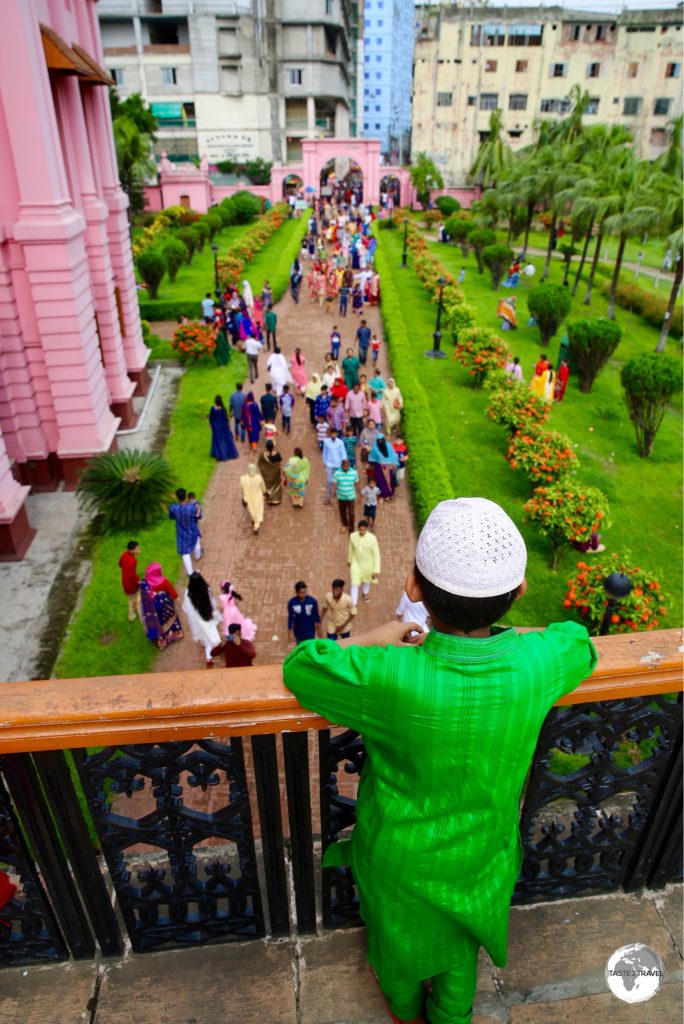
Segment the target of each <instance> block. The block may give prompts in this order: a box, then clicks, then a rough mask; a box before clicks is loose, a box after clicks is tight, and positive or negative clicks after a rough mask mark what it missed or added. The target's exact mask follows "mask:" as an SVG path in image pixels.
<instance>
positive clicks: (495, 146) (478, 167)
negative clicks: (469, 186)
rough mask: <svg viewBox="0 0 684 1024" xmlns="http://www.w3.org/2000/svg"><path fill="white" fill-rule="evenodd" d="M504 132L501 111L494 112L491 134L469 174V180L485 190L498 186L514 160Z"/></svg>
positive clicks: (491, 120)
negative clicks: (502, 134)
mask: <svg viewBox="0 0 684 1024" xmlns="http://www.w3.org/2000/svg"><path fill="white" fill-rule="evenodd" d="M502 130H503V125H502V122H501V111H500V110H498V109H497V110H493V111H492V113H491V115H490V118H489V134H488V136H487V138H486V139H485V141H484V142H482V143H481V144H480V148H479V150H478V151H477V156H476V157H475V163H474V164H473V166H472V167H471V168H470V171H469V172H468V180H469V181H474V182H477V184H479V185H482V186H483V188H488V187H489V186H492V185H496V183H497V182H498V181H499V179H500V178H501V177H502V176H503V175H504V174H505V172H506V169H507V168H508V167H509V166H510V164H511V160H512V158H513V153H512V150H511V147H510V146H509V145H508V143H507V142H504V140H503V139H502V137H501V132H502Z"/></svg>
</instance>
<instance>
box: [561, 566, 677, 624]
mask: <svg viewBox="0 0 684 1024" xmlns="http://www.w3.org/2000/svg"><path fill="white" fill-rule="evenodd" d="M577 570H578V571H577V572H576V573H575V575H574V576H571V577H570V579H569V580H568V592H567V594H566V595H565V600H564V601H563V604H564V605H565V607H566V608H575V609H577V611H578V612H579V613H580V615H582V616H583V617H584V618H585V619H587V621H588V625H589V627H590V629H591V630H592V631H594V632H595V631H596V630H598V628H599V626H600V625H601V620H602V619H603V615H604V613H605V610H606V605H607V604H608V597H607V595H606V592H605V590H604V589H603V581H604V579H605V578H606V576H610V574H611V573H612V572H623V573H625V575H626V576H629V578H630V579H631V581H632V583H633V588H632V591H631V593H630V594H628V595H627V597H623V598H621V599H620V602H619V603H618V605H617V607H616V608H615V610H614V612H613V614H612V615H611V617H610V623H611V625H610V632H611V633H633V632H636V631H638V630H646V629H659V628H660V626H661V620H662V619H663V618H665V616H666V615H667V612H668V606H667V600H666V598H664V597H663V594H662V592H661V587H660V583H659V582H658V580H657V579H656V578H655V577H654V576H653V574H652V573H650V572H647V571H646V570H644V569H640V568H639V567H638V566H635V564H634V559H633V557H632V555H631V554H630V553H629V552H625V553H624V555H619V554H617V553H615V554H612V555H609V556H608V557H607V558H604V559H602V561H600V562H593V561H592V563H591V564H588V563H587V562H578V563H577Z"/></svg>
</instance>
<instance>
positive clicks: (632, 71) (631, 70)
mask: <svg viewBox="0 0 684 1024" xmlns="http://www.w3.org/2000/svg"><path fill="white" fill-rule="evenodd" d="M638 73H639V64H638V63H637V62H635V63H633V64H630V65H629V67H628V68H627V77H628V78H636V76H637V75H638Z"/></svg>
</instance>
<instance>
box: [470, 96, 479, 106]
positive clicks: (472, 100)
mask: <svg viewBox="0 0 684 1024" xmlns="http://www.w3.org/2000/svg"><path fill="white" fill-rule="evenodd" d="M476 102H477V96H469V97H468V106H469V107H474V106H475V103H476Z"/></svg>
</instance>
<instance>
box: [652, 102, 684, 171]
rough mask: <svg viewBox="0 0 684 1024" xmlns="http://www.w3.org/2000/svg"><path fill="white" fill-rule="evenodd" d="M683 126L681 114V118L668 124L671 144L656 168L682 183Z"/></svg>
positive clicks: (683, 120) (657, 162) (681, 115)
mask: <svg viewBox="0 0 684 1024" xmlns="http://www.w3.org/2000/svg"><path fill="white" fill-rule="evenodd" d="M683 124H684V115H683V114H680V115H679V117H675V118H673V119H672V121H668V122H667V127H668V131H669V134H670V142H669V145H668V147H667V149H666V150H665V152H664V153H663V154H662V156H659V157H658V159H657V160H656V167H658V168H659V169H660V170H661V171H664V172H665V174H671V175H672V176H673V177H674V178H678V179H679V180H680V181H681V178H682V174H683V173H684V167H683V164H684V160H683V159H682V125H683Z"/></svg>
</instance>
